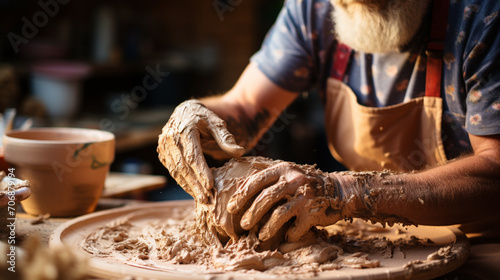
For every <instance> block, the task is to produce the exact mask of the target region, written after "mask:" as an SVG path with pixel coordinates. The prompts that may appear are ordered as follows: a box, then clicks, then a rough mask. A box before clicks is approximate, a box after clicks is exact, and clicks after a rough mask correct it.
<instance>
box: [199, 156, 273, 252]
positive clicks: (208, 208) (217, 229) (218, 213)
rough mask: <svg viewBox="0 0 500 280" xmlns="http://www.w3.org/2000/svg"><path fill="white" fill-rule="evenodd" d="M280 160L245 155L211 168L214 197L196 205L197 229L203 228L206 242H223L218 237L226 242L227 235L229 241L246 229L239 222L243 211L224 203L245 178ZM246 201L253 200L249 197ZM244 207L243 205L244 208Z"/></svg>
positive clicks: (201, 229) (226, 202)
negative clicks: (231, 211) (207, 201)
mask: <svg viewBox="0 0 500 280" xmlns="http://www.w3.org/2000/svg"><path fill="white" fill-rule="evenodd" d="M279 162H281V161H279V160H271V159H268V158H264V157H244V158H237V159H231V160H230V161H228V162H227V163H226V164H225V165H224V166H222V167H220V168H214V169H212V174H213V177H214V187H215V190H214V200H213V201H210V202H209V203H208V204H201V203H199V204H198V205H196V220H197V222H196V223H197V227H198V229H199V230H200V232H202V233H203V232H205V234H204V235H205V239H206V242H208V243H209V244H219V245H222V244H220V241H222V242H223V243H226V242H228V241H229V239H230V240H231V241H232V242H236V241H238V239H239V238H240V236H241V235H242V234H243V233H245V231H244V230H243V229H242V228H241V226H240V221H241V217H242V216H243V214H244V212H243V211H241V212H240V213H238V214H235V215H233V214H230V213H228V211H227V210H226V207H227V204H228V202H229V199H230V198H231V196H232V195H233V194H234V193H235V192H236V190H237V187H238V186H239V185H241V184H243V183H244V182H245V181H246V180H248V178H249V177H250V176H251V175H253V174H255V173H257V172H259V171H261V170H264V169H266V168H268V167H270V166H272V165H274V164H276V163H279ZM249 203H252V200H250V201H249ZM247 208H248V207H243V209H247ZM272 242H275V240H273V241H272Z"/></svg>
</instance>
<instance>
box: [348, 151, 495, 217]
mask: <svg viewBox="0 0 500 280" xmlns="http://www.w3.org/2000/svg"><path fill="white" fill-rule="evenodd" d="M353 174H354V175H348V177H350V178H349V179H348V180H349V181H351V182H355V183H354V184H352V185H353V187H347V188H344V197H345V201H346V202H347V203H346V206H345V207H346V211H345V212H346V214H345V216H352V217H359V218H366V219H370V220H372V221H378V222H389V223H391V222H402V223H407V224H421V225H450V224H457V223H467V222H473V221H477V220H479V219H482V218H487V216H488V215H490V216H493V215H497V216H498V215H500V203H499V200H500V179H499V176H500V169H499V166H498V164H497V163H495V162H494V161H491V160H488V159H486V158H484V157H480V156H470V157H467V158H462V159H459V160H456V161H453V162H449V163H448V164H446V165H443V166H439V167H435V168H432V169H429V170H425V171H422V172H417V173H405V174H390V173H384V172H361V173H353ZM349 198H351V200H349Z"/></svg>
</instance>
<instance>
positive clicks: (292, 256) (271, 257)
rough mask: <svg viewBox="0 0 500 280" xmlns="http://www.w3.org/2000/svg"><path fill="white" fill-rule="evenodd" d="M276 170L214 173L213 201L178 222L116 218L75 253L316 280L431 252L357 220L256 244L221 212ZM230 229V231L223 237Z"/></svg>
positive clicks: (231, 168)
mask: <svg viewBox="0 0 500 280" xmlns="http://www.w3.org/2000/svg"><path fill="white" fill-rule="evenodd" d="M275 163H276V161H272V160H269V159H265V158H243V159H238V160H231V161H230V162H229V163H228V164H226V165H224V166H223V167H221V168H218V169H213V170H212V171H213V176H214V180H215V192H214V196H213V197H214V200H212V201H211V202H209V203H207V204H197V205H196V207H195V208H196V211H195V213H192V209H184V210H183V209H179V210H178V212H177V214H172V215H169V217H165V219H164V220H152V221H150V222H148V223H147V224H145V225H137V224H134V222H133V219H132V216H130V217H129V216H125V217H120V218H119V219H117V220H115V221H113V222H111V223H109V224H107V225H106V226H104V227H101V228H99V230H98V231H96V232H93V233H91V234H89V235H88V236H87V237H86V238H85V239H84V240H83V241H82V244H81V246H82V248H83V249H84V250H85V251H87V252H89V253H90V254H92V255H93V256H94V257H102V258H113V259H116V260H121V261H123V262H125V263H128V264H134V265H139V266H146V267H150V268H151V269H155V270H158V269H160V270H161V269H162V268H165V267H167V266H168V265H172V264H186V265H187V264H190V265H197V267H196V271H200V269H201V271H200V272H214V273H220V272H224V271H235V270H238V271H248V272H251V271H263V272H264V273H269V274H278V275H283V274H303V275H315V274H316V273H318V272H321V271H329V270H337V269H342V268H345V267H349V268H359V269H361V268H374V267H378V266H380V262H379V260H378V259H374V258H369V257H368V256H369V255H370V256H373V255H376V256H379V257H380V258H392V257H393V256H394V254H395V252H400V253H401V252H402V253H403V254H402V255H404V251H405V250H407V249H409V248H414V247H417V246H427V245H432V243H433V242H432V241H431V240H421V239H418V238H416V237H414V236H408V235H407V234H406V233H405V231H404V230H401V229H400V228H390V227H383V226H382V225H380V224H373V225H371V224H368V223H366V222H363V221H361V220H354V222H352V223H351V222H346V221H339V222H337V223H336V224H335V225H334V226H329V227H321V228H320V227H316V228H313V229H312V230H311V231H309V232H308V233H307V235H306V236H304V237H303V238H301V239H300V240H299V241H298V242H286V241H284V240H283V234H277V235H276V237H275V238H272V239H270V240H268V241H266V242H262V241H261V240H259V239H258V237H257V233H256V229H255V228H252V229H250V230H248V231H246V230H243V229H242V228H241V227H240V226H239V221H240V220H241V215H242V214H235V215H232V214H229V213H228V212H227V211H226V210H225V207H226V205H227V202H228V200H229V198H230V197H231V195H232V194H233V193H234V192H235V186H236V185H237V184H238V183H241V182H242V181H244V180H245V179H246V178H248V177H249V176H250V175H251V174H254V173H256V172H258V171H259V170H262V169H265V168H267V167H268V166H270V165H271V164H275ZM266 218H268V217H264V218H263V219H264V220H265V219H266ZM227 223H229V225H230V226H227V225H228V224H227ZM221 225H224V227H222V226H221ZM286 226H288V225H286ZM286 226H285V228H286ZM230 228H233V229H234V230H233V231H229V232H228V230H227V229H230ZM381 236H383V237H381ZM386 236H391V238H386ZM400 255H401V254H400ZM424 261H426V260H424ZM176 269H179V267H177V268H176ZM191 269H192V268H191Z"/></svg>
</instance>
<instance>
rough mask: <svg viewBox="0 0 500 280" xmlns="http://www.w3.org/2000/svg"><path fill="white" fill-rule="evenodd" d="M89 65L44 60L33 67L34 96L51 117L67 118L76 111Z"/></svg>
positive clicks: (32, 83)
mask: <svg viewBox="0 0 500 280" xmlns="http://www.w3.org/2000/svg"><path fill="white" fill-rule="evenodd" d="M89 71H90V67H89V66H88V65H86V64H81V63H70V62H46V63H43V64H38V65H35V66H34V67H33V75H32V80H31V85H32V91H33V94H34V96H35V97H36V98H37V99H38V100H40V101H41V102H42V103H43V104H44V105H45V108H46V109H47V113H48V115H49V117H50V118H51V119H64V118H65V119H68V118H72V117H74V116H75V114H76V113H77V112H78V105H79V101H80V95H81V88H82V85H81V84H82V79H83V78H84V77H85V76H86V75H87V74H88V73H89Z"/></svg>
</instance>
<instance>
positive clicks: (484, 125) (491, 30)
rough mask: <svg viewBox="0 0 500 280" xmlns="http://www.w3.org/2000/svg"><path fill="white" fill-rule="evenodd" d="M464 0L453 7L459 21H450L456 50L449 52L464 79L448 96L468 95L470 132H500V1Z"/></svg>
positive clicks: (449, 56) (458, 73)
mask: <svg viewBox="0 0 500 280" xmlns="http://www.w3.org/2000/svg"><path fill="white" fill-rule="evenodd" d="M463 2H464V3H462V4H455V7H453V6H452V7H451V9H452V10H451V11H452V12H453V13H455V15H457V16H456V17H455V21H457V22H456V23H455V24H453V23H452V24H451V25H450V30H449V31H450V33H451V34H450V35H451V36H454V38H453V40H452V43H453V44H454V51H453V52H452V53H451V54H448V55H447V57H448V64H449V65H448V67H455V68H456V69H455V70H454V72H455V73H454V75H453V76H455V77H460V79H463V80H462V85H461V86H460V85H457V86H452V89H455V90H448V91H447V95H448V94H449V95H450V96H447V98H452V99H455V98H457V99H459V98H461V99H462V100H464V99H465V102H464V103H463V104H464V105H465V110H464V118H465V129H466V130H467V132H468V133H470V134H473V135H493V134H500V66H499V65H500V64H499V62H500V36H498V34H499V32H500V15H499V12H500V4H499V3H500V2H499V1H497V0H488V1H479V0H468V1H463ZM452 3H453V2H452ZM455 3H456V2H455ZM453 9H454V10H453ZM458 61H460V62H462V63H458V64H457V65H454V64H455V62H458ZM445 62H447V61H446V55H445ZM460 66H461V67H460ZM448 82H449V84H452V83H453V82H450V81H448ZM456 82H457V81H455V83H456Z"/></svg>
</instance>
